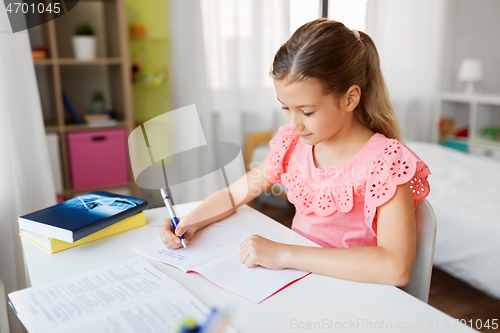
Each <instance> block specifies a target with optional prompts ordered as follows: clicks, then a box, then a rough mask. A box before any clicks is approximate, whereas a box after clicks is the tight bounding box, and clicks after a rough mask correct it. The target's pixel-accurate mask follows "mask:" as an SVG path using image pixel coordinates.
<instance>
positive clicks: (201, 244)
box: [132, 224, 252, 272]
mask: <svg viewBox="0 0 500 333" xmlns="http://www.w3.org/2000/svg"><path fill="white" fill-rule="evenodd" d="M251 235H252V232H250V231H248V230H245V229H240V228H235V227H232V226H227V225H224V224H212V225H211V226H210V227H207V228H204V229H201V230H200V231H198V232H197V233H196V234H195V235H194V237H193V239H192V240H191V241H190V242H189V245H188V247H187V249H183V248H179V249H167V248H166V247H165V245H164V244H163V243H162V241H161V239H160V238H159V237H158V238H155V239H152V240H150V241H149V242H146V243H143V244H139V245H136V246H133V247H132V250H134V251H137V252H139V253H142V254H145V255H147V256H148V257H151V258H153V259H155V260H158V261H161V262H164V263H166V264H169V265H173V266H175V267H178V268H180V269H182V270H184V271H186V272H187V271H189V270H192V269H194V268H196V267H198V266H200V265H202V264H204V263H206V262H209V261H211V260H214V259H216V258H219V257H221V256H223V255H225V254H226V253H228V252H231V251H232V250H234V249H239V246H240V244H241V243H242V242H243V241H244V240H245V239H247V238H248V237H250V236H251Z"/></svg>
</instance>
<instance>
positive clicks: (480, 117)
mask: <svg viewBox="0 0 500 333" xmlns="http://www.w3.org/2000/svg"><path fill="white" fill-rule="evenodd" d="M436 109H437V112H436V119H435V123H434V124H436V127H435V131H434V133H435V136H434V140H435V141H438V137H439V120H440V119H441V118H442V117H445V116H446V117H449V118H451V119H453V122H454V125H455V128H456V129H460V128H467V129H468V133H467V137H466V138H463V139H462V140H463V144H464V145H466V147H467V149H466V150H467V151H468V152H469V153H471V154H476V155H486V156H492V157H494V158H497V159H500V95H483V94H463V93H441V94H439V95H438V98H437V105H436ZM451 139H452V140H453V139H457V138H453V137H452V138H451ZM458 140H460V139H458Z"/></svg>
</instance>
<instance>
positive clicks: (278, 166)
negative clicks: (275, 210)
mask: <svg viewBox="0 0 500 333" xmlns="http://www.w3.org/2000/svg"><path fill="white" fill-rule="evenodd" d="M298 139H299V135H298V134H297V133H296V132H294V131H292V130H291V129H290V127H289V125H283V126H281V127H280V128H279V129H278V133H276V135H275V136H274V137H273V138H272V139H271V141H270V142H269V147H270V148H271V151H270V152H269V153H268V154H267V156H266V159H265V163H266V167H267V170H268V178H269V180H270V181H271V182H272V183H281V175H282V174H283V173H285V172H286V170H287V168H288V166H289V165H290V156H289V154H288V151H289V150H290V149H291V148H292V147H294V146H295V144H296V143H297V141H298Z"/></svg>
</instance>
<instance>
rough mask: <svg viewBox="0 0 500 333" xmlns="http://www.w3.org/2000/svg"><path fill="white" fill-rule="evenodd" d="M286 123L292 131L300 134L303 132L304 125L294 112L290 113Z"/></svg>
mask: <svg viewBox="0 0 500 333" xmlns="http://www.w3.org/2000/svg"><path fill="white" fill-rule="evenodd" d="M288 123H289V126H290V129H291V130H292V131H295V132H302V131H303V130H304V124H302V122H301V121H300V117H299V115H297V114H296V113H294V112H291V114H290V118H289V119H288Z"/></svg>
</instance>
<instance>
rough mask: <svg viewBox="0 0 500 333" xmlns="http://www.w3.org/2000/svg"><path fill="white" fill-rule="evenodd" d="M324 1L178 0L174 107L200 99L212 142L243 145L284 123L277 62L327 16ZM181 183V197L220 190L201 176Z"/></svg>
mask: <svg viewBox="0 0 500 333" xmlns="http://www.w3.org/2000/svg"><path fill="white" fill-rule="evenodd" d="M319 4H320V2H319V0H314V1H311V0H189V1H186V0H171V1H170V10H169V11H170V13H169V22H170V35H171V43H170V49H171V53H170V56H171V71H170V72H171V80H172V91H171V93H172V109H177V108H180V107H184V106H187V105H190V104H196V107H197V109H198V113H199V115H200V120H201V123H202V126H203V129H204V135H205V139H206V141H207V142H213V141H219V142H220V141H225V142H233V143H236V144H238V145H239V146H240V147H242V146H243V138H244V134H245V133H246V132H256V131H263V130H270V129H272V128H274V127H276V126H277V125H280V124H281V123H283V121H284V115H282V112H280V104H279V103H278V102H277V100H276V93H275V91H274V87H273V83H272V80H271V78H270V77H269V70H270V69H271V64H272V61H273V58H274V54H275V53H276V51H277V50H278V48H279V47H280V46H281V45H282V44H283V43H284V42H285V41H286V40H287V39H288V37H289V36H290V34H291V32H293V31H291V30H292V29H293V30H295V29H296V28H298V26H299V25H301V24H303V23H305V22H307V21H310V20H313V19H316V18H317V17H319V12H320V6H319ZM292 12H293V13H295V15H291V13H292ZM173 126H175V124H173ZM196 139H197V138H193V140H196ZM199 163H203V161H199ZM180 188H181V189H182V190H181V189H177V190H176V192H177V193H176V196H175V197H174V199H175V202H176V203H181V202H186V201H193V200H201V199H203V198H204V197H206V196H207V195H209V194H210V193H211V192H212V190H213V186H211V184H200V183H199V182H191V183H186V184H183V186H181V187H180Z"/></svg>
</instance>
